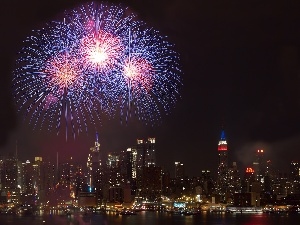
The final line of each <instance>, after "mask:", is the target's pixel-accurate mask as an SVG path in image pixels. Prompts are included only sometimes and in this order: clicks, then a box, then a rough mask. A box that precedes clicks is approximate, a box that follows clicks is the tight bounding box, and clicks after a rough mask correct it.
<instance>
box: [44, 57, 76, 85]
mask: <svg viewBox="0 0 300 225" xmlns="http://www.w3.org/2000/svg"><path fill="white" fill-rule="evenodd" d="M77 61H78V60H77V59H76V58H74V57H70V56H68V55H67V54H61V55H59V56H56V57H55V58H53V59H52V60H50V62H49V63H48V65H47V67H46V74H47V77H48V81H49V83H48V85H49V86H52V87H55V88H54V89H56V90H66V89H73V88H76V86H77V85H78V81H79V80H80V68H79V65H80V64H78V62H77Z"/></svg>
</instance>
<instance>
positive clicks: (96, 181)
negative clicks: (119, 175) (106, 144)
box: [87, 132, 104, 205]
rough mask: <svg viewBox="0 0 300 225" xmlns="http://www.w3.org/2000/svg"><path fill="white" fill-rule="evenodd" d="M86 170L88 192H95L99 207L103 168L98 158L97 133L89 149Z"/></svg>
mask: <svg viewBox="0 0 300 225" xmlns="http://www.w3.org/2000/svg"><path fill="white" fill-rule="evenodd" d="M87 169H88V175H87V176H88V177H87V178H88V180H87V185H88V191H89V192H95V193H96V196H97V204H98V205H101V201H102V198H103V185H104V184H103V168H102V164H101V158H100V143H99V136H98V132H97V133H96V141H95V146H93V147H91V148H90V153H89V155H88V160H87Z"/></svg>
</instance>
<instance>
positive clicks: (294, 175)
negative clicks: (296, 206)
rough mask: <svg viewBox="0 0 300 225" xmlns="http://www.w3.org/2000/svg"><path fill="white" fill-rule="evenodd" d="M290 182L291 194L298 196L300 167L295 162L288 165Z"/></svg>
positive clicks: (299, 190) (299, 191)
mask: <svg viewBox="0 0 300 225" xmlns="http://www.w3.org/2000/svg"><path fill="white" fill-rule="evenodd" d="M290 182H291V183H292V194H300V165H299V162H297V161H292V162H291V164H290Z"/></svg>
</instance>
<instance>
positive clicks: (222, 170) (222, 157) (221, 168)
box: [216, 130, 228, 200]
mask: <svg viewBox="0 0 300 225" xmlns="http://www.w3.org/2000/svg"><path fill="white" fill-rule="evenodd" d="M227 189H228V151H227V141H226V137H225V131H224V130H222V131H221V138H220V140H219V143H218V179H217V186H216V191H217V194H219V195H220V196H221V199H222V200H225V194H226V193H227V191H228V190H227Z"/></svg>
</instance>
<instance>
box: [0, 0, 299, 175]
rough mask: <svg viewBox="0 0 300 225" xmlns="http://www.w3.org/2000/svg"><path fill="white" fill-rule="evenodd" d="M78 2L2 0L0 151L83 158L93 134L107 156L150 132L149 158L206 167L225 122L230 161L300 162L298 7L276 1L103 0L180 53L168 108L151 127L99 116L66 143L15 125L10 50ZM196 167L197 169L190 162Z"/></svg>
mask: <svg viewBox="0 0 300 225" xmlns="http://www.w3.org/2000/svg"><path fill="white" fill-rule="evenodd" d="M84 2H87V1H79V0H77V1H71V2H70V1H66V0H63V1H51V2H47V3H43V4H42V3H41V2H40V1H36V0H28V1H25V2H18V1H10V2H9V3H5V4H4V13H3V14H1V18H0V21H1V27H2V28H3V30H4V31H5V32H3V35H2V36H1V44H0V52H1V68H2V74H3V79H2V81H3V84H2V88H1V96H2V97H1V103H0V104H1V106H2V110H1V111H2V112H1V114H0V115H1V117H0V120H1V129H0V131H1V134H0V138H1V139H0V140H1V141H0V154H1V155H3V154H7V153H8V152H14V151H15V149H16V142H18V153H19V154H20V156H22V157H27V156H28V157H34V156H36V155H47V156H49V157H54V158H55V155H56V152H57V151H59V154H60V155H61V156H62V157H63V156H64V155H65V156H69V155H70V156H71V155H74V158H75V159H76V158H77V159H81V158H83V157H85V155H86V153H87V152H88V150H89V148H90V146H91V143H93V142H94V134H95V132H96V131H98V132H99V140H100V144H101V149H103V152H104V153H105V154H107V153H108V152H115V151H121V150H124V149H126V148H127V147H130V145H131V144H132V142H133V141H134V140H136V139H137V138H147V137H155V138H156V140H157V161H158V162H159V164H160V165H165V166H166V167H167V168H173V166H174V165H173V162H175V161H180V162H182V163H183V164H184V165H188V167H187V166H186V170H187V171H186V173H187V174H193V173H194V171H197V170H200V169H202V168H203V169H206V168H207V169H210V168H211V169H214V167H215V165H216V164H217V160H218V159H217V147H216V145H217V142H218V141H219V137H220V129H221V126H222V125H224V129H225V131H226V135H227V136H226V138H227V142H228V151H229V156H228V157H229V161H230V162H231V161H237V162H240V163H241V164H243V165H244V166H246V165H249V164H250V163H251V160H250V159H251V155H252V154H254V152H255V150H257V149H264V150H265V153H266V157H269V158H270V159H271V160H273V161H274V164H276V165H279V167H282V169H284V171H286V170H287V169H288V165H289V163H290V162H291V161H292V160H293V159H295V160H297V159H300V151H299V150H300V129H299V123H300V117H299V115H300V94H299V91H298V86H299V85H298V84H299V83H300V79H299V72H298V71H299V68H300V64H299V46H300V28H299V26H298V24H299V22H300V16H299V14H298V9H299V3H291V4H294V5H290V6H285V5H284V4H283V3H282V2H280V1H271V0H268V1H265V2H264V3H253V2H251V1H246V2H243V3H241V2H240V1H232V4H229V3H224V2H216V3H214V4H213V3H210V2H207V3H206V2H197V3H193V4H187V2H186V1H182V0H177V1H149V0H146V1H137V0H129V1H111V2H122V3H124V4H126V5H127V6H128V7H130V8H131V9H132V10H133V11H135V12H136V13H137V14H138V15H139V16H140V18H141V19H143V20H145V21H146V22H147V23H149V24H151V26H153V27H154V28H157V29H159V30H161V31H162V32H163V33H164V34H165V35H167V36H168V37H169V39H170V40H171V41H172V42H173V43H174V44H175V46H176V48H177V50H178V52H179V53H180V58H181V62H180V63H181V65H182V70H183V89H182V90H181V92H180V95H181V98H180V99H179V100H178V102H177V104H176V106H175V109H173V110H172V111H171V112H170V115H166V116H163V118H162V121H161V125H160V126H155V127H151V126H144V125H143V124H141V123H139V122H137V120H136V119H134V118H131V119H130V120H129V121H128V123H127V124H121V123H120V120H119V118H112V119H109V118H104V120H103V121H102V122H101V123H98V124H97V126H96V127H95V128H91V129H90V132H89V133H88V134H87V135H85V134H82V135H81V136H79V137H76V139H75V140H68V141H67V142H66V140H65V136H64V134H62V135H59V136H57V135H56V133H55V131H33V130H32V127H29V126H28V125H27V124H24V123H22V122H21V115H19V114H17V112H16V108H15V106H14V104H15V103H14V102H13V101H12V99H13V98H12V96H11V94H12V93H11V78H12V70H13V69H14V65H15V61H14V60H15V58H16V54H17V51H18V50H19V48H20V46H22V41H23V40H24V38H25V37H26V36H27V35H28V34H29V33H30V31H31V30H32V29H35V28H36V27H37V26H40V25H41V24H44V22H47V21H48V20H51V18H53V17H55V16H56V15H57V14H59V13H61V12H63V11H64V10H65V9H70V8H72V7H73V6H75V5H77V4H80V3H84ZM199 165H201V166H200V167H201V168H199Z"/></svg>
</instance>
